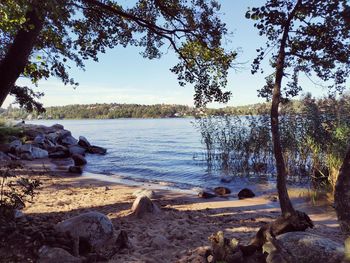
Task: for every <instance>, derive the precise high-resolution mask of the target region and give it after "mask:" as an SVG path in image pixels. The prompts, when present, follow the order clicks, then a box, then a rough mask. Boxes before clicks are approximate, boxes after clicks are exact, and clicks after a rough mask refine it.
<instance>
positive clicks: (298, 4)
mask: <svg viewBox="0 0 350 263" xmlns="http://www.w3.org/2000/svg"><path fill="white" fill-rule="evenodd" d="M346 2H347V1H345V0H326V1H325V0H322V1H321V0H312V1H311V0H283V1H282V0H268V1H266V4H265V5H264V6H262V7H259V8H252V9H251V10H249V11H248V12H247V14H246V17H247V18H250V19H253V20H255V21H256V23H255V27H256V28H257V29H258V30H259V34H260V35H264V36H266V37H267V43H266V47H265V48H260V49H258V52H259V54H258V56H257V58H256V59H255V60H254V62H253V69H252V72H253V73H256V72H258V71H259V69H260V64H261V61H262V60H263V59H264V58H265V57H266V56H267V55H268V54H271V66H272V67H273V68H274V73H273V74H272V75H270V77H269V78H268V80H269V81H268V82H267V85H266V86H265V87H264V88H263V89H262V90H261V91H260V95H261V96H264V97H266V98H267V99H272V106H271V131H272V138H273V145H274V155H275V159H276V167H277V189H278V194H279V199H280V205H281V210H282V214H283V215H285V216H288V215H291V214H294V213H295V210H294V208H293V206H292V203H291V201H290V198H289V196H288V191H287V187H286V177H287V173H286V168H285V163H284V159H283V149H282V146H281V141H280V131H279V119H278V118H279V106H280V104H281V102H283V101H284V100H286V99H288V98H290V97H293V96H296V95H297V94H298V93H299V92H300V91H301V87H300V85H299V84H298V79H299V75H300V74H301V73H303V74H304V75H306V76H307V77H309V78H319V79H320V80H321V81H323V83H324V85H325V86H327V87H328V88H329V90H331V91H342V90H343V89H344V88H345V81H346V78H347V77H348V76H349V73H350V58H349V56H348V54H349V51H350V46H349V27H348V26H347V25H346V23H345V21H344V19H343V15H344V12H343V11H344V7H345V6H346V4H347V3H346ZM283 79H287V80H288V82H287V84H286V85H285V86H283V83H282V80H283Z"/></svg>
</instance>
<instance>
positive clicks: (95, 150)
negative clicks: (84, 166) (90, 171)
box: [88, 145, 107, 155]
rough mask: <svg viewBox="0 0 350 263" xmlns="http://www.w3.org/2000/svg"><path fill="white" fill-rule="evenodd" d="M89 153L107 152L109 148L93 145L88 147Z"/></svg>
mask: <svg viewBox="0 0 350 263" xmlns="http://www.w3.org/2000/svg"><path fill="white" fill-rule="evenodd" d="M88 153H92V154H102V155H103V154H106V153H107V149H105V148H103V147H99V146H94V145H93V146H91V147H89V149H88Z"/></svg>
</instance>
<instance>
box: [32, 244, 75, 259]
mask: <svg viewBox="0 0 350 263" xmlns="http://www.w3.org/2000/svg"><path fill="white" fill-rule="evenodd" d="M37 262H38V263H81V262H82V260H81V259H80V258H77V257H74V256H72V255H71V254H69V253H68V252H67V251H66V250H64V249H62V248H58V247H47V246H43V247H41V248H40V249H39V259H38V261H37Z"/></svg>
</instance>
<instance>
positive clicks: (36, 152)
mask: <svg viewBox="0 0 350 263" xmlns="http://www.w3.org/2000/svg"><path fill="white" fill-rule="evenodd" d="M32 157H33V158H34V159H43V158H47V157H49V153H48V152H47V151H46V150H43V149H40V148H38V147H32Z"/></svg>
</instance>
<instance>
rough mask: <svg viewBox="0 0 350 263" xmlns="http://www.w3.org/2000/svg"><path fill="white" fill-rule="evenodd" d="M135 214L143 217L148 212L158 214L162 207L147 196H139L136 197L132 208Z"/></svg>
mask: <svg viewBox="0 0 350 263" xmlns="http://www.w3.org/2000/svg"><path fill="white" fill-rule="evenodd" d="M131 210H132V212H133V214H134V215H135V216H136V217H138V218H142V217H143V216H145V215H146V214H156V213H159V212H160V209H159V208H158V207H157V206H156V205H155V204H154V203H153V202H152V201H151V199H149V198H148V197H147V196H144V195H142V196H139V197H137V198H136V200H135V201H134V203H133V204H132V208H131Z"/></svg>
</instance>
